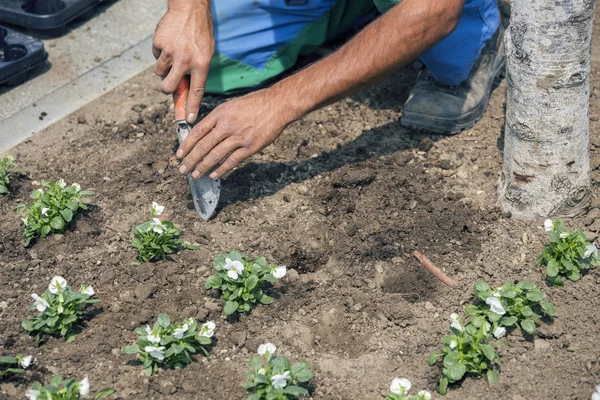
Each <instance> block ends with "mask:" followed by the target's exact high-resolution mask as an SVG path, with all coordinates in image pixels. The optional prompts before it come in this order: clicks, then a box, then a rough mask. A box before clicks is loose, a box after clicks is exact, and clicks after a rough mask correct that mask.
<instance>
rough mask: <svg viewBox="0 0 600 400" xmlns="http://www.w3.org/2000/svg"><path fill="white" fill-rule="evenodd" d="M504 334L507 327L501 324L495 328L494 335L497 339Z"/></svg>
mask: <svg viewBox="0 0 600 400" xmlns="http://www.w3.org/2000/svg"><path fill="white" fill-rule="evenodd" d="M504 335H506V328H505V327H503V326H499V327H497V328H496V329H494V337H495V338H496V339H500V338H501V337H503V336H504Z"/></svg>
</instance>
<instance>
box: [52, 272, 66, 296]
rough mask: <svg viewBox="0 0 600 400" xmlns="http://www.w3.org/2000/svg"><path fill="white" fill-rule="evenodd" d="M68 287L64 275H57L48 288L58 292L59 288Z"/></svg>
mask: <svg viewBox="0 0 600 400" xmlns="http://www.w3.org/2000/svg"><path fill="white" fill-rule="evenodd" d="M66 287H67V281H66V280H65V278H63V277H62V276H55V277H54V278H52V280H51V281H50V285H48V290H49V291H50V293H52V294H58V292H59V288H60V290H61V291H62V290H64V289H65V288H66Z"/></svg>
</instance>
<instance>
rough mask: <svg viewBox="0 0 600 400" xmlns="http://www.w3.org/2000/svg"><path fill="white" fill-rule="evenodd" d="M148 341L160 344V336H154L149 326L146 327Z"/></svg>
mask: <svg viewBox="0 0 600 400" xmlns="http://www.w3.org/2000/svg"><path fill="white" fill-rule="evenodd" d="M146 339H148V341H149V342H150V343H160V336H158V335H153V334H152V329H150V326H149V325H146Z"/></svg>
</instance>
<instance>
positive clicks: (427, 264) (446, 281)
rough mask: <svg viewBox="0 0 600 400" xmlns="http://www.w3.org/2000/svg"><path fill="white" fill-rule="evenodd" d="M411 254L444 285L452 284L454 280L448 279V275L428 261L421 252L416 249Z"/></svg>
mask: <svg viewBox="0 0 600 400" xmlns="http://www.w3.org/2000/svg"><path fill="white" fill-rule="evenodd" d="M413 254H414V255H415V257H417V258H418V259H419V262H420V263H421V265H423V266H424V267H425V268H427V270H428V271H429V272H431V273H432V274H433V276H435V277H436V278H438V279H439V280H440V281H441V282H442V283H443V284H444V285H446V286H452V285H454V283H455V282H454V281H453V280H452V279H450V278H449V277H448V275H446V274H444V273H443V272H442V271H441V270H440V269H439V268H438V267H436V266H435V265H433V263H432V262H431V261H429V259H428V258H427V257H425V256H424V255H423V254H421V253H420V252H418V251H417V250H415V251H414V252H413Z"/></svg>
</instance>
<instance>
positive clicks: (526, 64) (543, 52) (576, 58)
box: [499, 0, 595, 219]
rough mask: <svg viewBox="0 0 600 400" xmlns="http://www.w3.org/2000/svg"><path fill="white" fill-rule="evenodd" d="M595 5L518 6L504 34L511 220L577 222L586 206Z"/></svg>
mask: <svg viewBox="0 0 600 400" xmlns="http://www.w3.org/2000/svg"><path fill="white" fill-rule="evenodd" d="M594 6H595V0H513V1H512V4H511V19H510V28H509V29H508V30H507V35H506V48H507V66H506V69H507V82H508V91H507V99H506V125H505V130H504V165H503V169H502V178H501V185H500V188H499V192H500V193H499V194H500V201H501V205H502V208H503V210H504V211H506V212H510V213H511V215H512V216H513V217H516V218H521V219H532V218H537V217H548V216H573V215H575V214H577V213H579V212H581V211H582V210H584V209H585V207H586V206H587V204H588V200H589V197H590V196H589V194H590V161H589V149H588V143H589V129H588V128H589V127H588V107H589V82H590V50H591V38H592V20H593V18H594Z"/></svg>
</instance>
